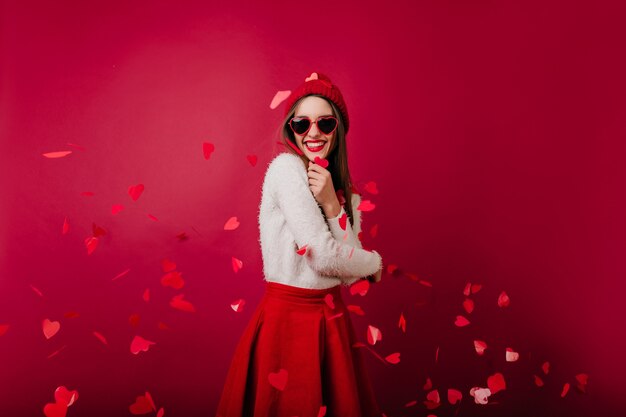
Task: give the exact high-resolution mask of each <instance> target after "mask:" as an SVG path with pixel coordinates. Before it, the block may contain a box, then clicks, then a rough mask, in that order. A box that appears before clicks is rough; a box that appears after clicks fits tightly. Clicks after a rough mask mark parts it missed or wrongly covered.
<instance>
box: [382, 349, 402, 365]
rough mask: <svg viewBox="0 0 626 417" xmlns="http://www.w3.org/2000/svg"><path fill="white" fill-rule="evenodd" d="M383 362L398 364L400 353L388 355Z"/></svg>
mask: <svg viewBox="0 0 626 417" xmlns="http://www.w3.org/2000/svg"><path fill="white" fill-rule="evenodd" d="M385 360H386V361H387V362H389V363H392V364H394V365H395V364H398V363H400V353H399V352H396V353H392V354H391V355H388V356H387V357H386V358H385Z"/></svg>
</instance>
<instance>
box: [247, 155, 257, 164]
mask: <svg viewBox="0 0 626 417" xmlns="http://www.w3.org/2000/svg"><path fill="white" fill-rule="evenodd" d="M246 159H247V160H248V162H250V165H252V166H256V162H257V156H256V155H246Z"/></svg>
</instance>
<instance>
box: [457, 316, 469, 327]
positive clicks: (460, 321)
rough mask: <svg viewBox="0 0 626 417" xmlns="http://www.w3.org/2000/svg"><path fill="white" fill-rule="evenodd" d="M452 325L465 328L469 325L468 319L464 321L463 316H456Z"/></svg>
mask: <svg viewBox="0 0 626 417" xmlns="http://www.w3.org/2000/svg"><path fill="white" fill-rule="evenodd" d="M454 324H455V325H456V326H458V327H463V326H467V325H468V324H470V322H469V320H468V319H466V318H465V317H463V316H456V320H455V321H454Z"/></svg>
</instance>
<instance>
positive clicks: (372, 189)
mask: <svg viewBox="0 0 626 417" xmlns="http://www.w3.org/2000/svg"><path fill="white" fill-rule="evenodd" d="M365 191H367V192H368V193H370V194H378V188H377V186H376V183H375V182H374V181H369V182H368V183H367V184H365Z"/></svg>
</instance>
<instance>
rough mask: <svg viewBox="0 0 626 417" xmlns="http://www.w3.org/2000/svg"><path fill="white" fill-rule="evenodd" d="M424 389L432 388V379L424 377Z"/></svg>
mask: <svg viewBox="0 0 626 417" xmlns="http://www.w3.org/2000/svg"><path fill="white" fill-rule="evenodd" d="M423 388H424V391H428V390H429V389H432V388H433V381H431V380H430V378H426V383H424V386H423Z"/></svg>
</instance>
